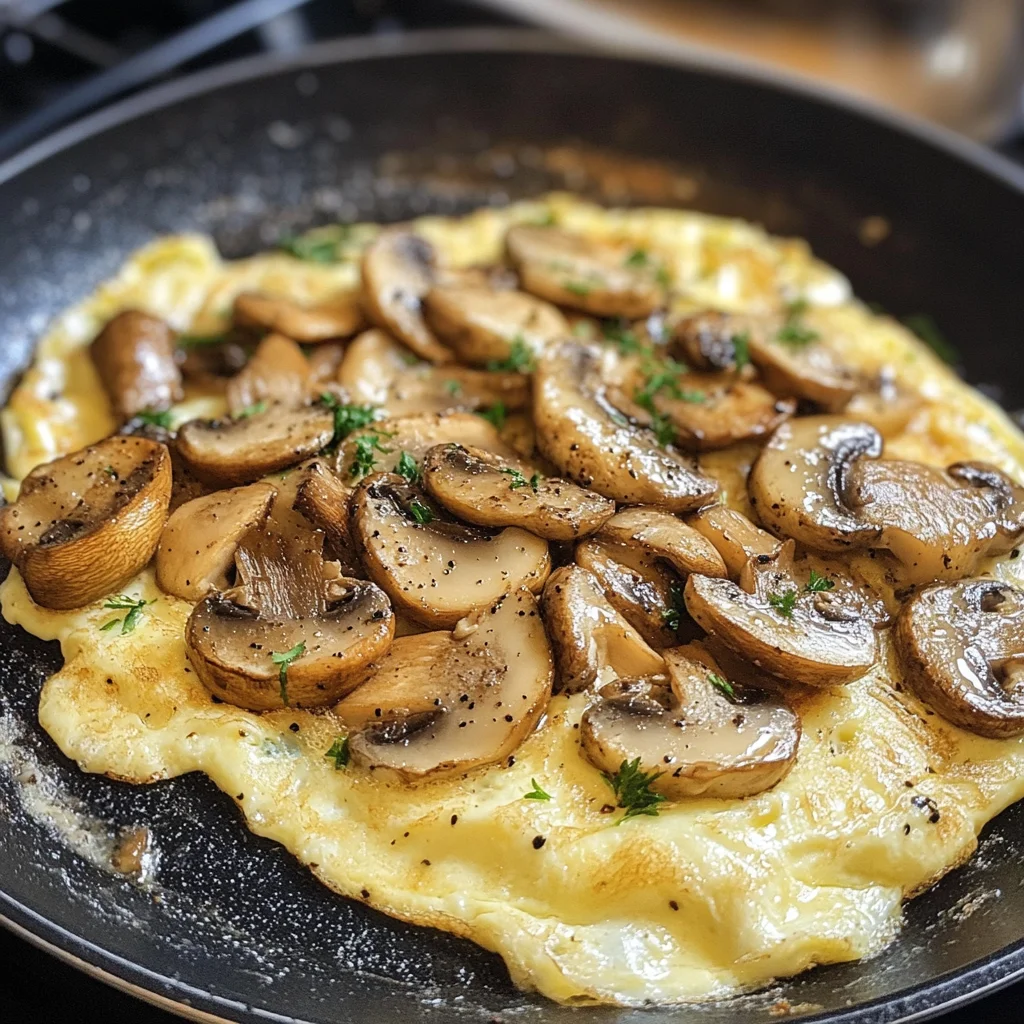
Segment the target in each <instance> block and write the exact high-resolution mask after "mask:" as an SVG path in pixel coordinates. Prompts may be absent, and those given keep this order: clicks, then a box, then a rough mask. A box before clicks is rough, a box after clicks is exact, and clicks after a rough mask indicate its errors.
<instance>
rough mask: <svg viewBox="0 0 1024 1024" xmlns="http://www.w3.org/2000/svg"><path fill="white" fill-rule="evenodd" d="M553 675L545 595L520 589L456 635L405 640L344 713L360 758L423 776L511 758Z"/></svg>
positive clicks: (409, 777) (406, 775)
mask: <svg viewBox="0 0 1024 1024" xmlns="http://www.w3.org/2000/svg"><path fill="white" fill-rule="evenodd" d="M553 675H554V672H553V667H552V663H551V650H550V648H549V647H548V641H547V637H546V636H545V634H544V623H543V622H542V621H541V617H540V614H539V613H538V611H537V603H536V600H535V599H534V597H533V595H532V594H531V593H530V592H529V591H527V590H515V591H512V592H511V593H509V594H505V595H502V596H501V597H499V598H498V599H497V600H496V601H495V602H494V603H493V604H490V605H488V606H487V607H485V608H481V609H480V610H478V611H476V612H473V613H472V614H471V615H469V616H468V617H467V618H465V619H464V620H463V621H462V622H460V623H459V625H458V627H457V629H456V631H455V633H424V634H421V635H419V636H408V637H403V638H401V639H400V640H396V641H395V643H394V645H393V646H392V648H391V650H390V651H389V652H388V655H387V657H385V659H384V661H383V662H382V663H381V666H380V668H379V670H378V671H377V673H376V674H375V675H374V676H373V677H372V678H371V679H369V680H368V681H367V682H366V683H364V684H363V685H362V686H360V687H359V689H358V690H356V691H355V692H354V693H353V694H352V695H351V696H350V697H348V698H346V699H345V700H344V701H342V702H341V703H340V704H339V705H338V707H337V709H336V711H337V713H338V714H339V715H340V716H341V718H342V720H343V721H345V723H346V724H347V725H348V726H349V729H350V730H351V731H350V733H349V749H350V750H351V753H352V760H353V762H354V763H355V764H357V765H364V766H366V767H368V768H371V769H380V768H384V769H390V770H391V771H394V772H395V773H397V775H398V776H399V777H400V778H402V779H403V780H404V781H406V782H415V781H417V780H419V779H422V778H425V777H426V776H430V777H432V778H436V777H439V776H443V775H452V774H461V773H464V772H467V771H469V770H470V769H471V768H475V767H477V766H479V765H485V764H494V763H496V762H502V761H505V760H506V759H507V758H508V757H509V756H510V755H511V754H512V753H514V751H515V750H516V749H517V748H518V747H519V745H520V744H521V743H522V742H523V740H524V739H525V738H526V737H527V736H528V735H529V734H530V732H531V731H532V730H533V728H534V727H535V726H536V725H537V723H538V722H539V721H540V717H541V715H542V714H543V713H544V710H545V708H546V707H547V705H548V701H549V700H550V697H551V683H552V678H553ZM453 820H454V819H453Z"/></svg>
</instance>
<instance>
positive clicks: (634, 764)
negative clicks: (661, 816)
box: [601, 757, 665, 825]
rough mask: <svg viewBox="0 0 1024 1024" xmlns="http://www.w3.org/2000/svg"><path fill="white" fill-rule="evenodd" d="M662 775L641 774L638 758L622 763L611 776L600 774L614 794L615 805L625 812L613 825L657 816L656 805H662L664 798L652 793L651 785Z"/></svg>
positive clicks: (653, 773) (652, 773) (654, 773)
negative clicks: (643, 816)
mask: <svg viewBox="0 0 1024 1024" xmlns="http://www.w3.org/2000/svg"><path fill="white" fill-rule="evenodd" d="M663 774H664V772H651V773H650V774H647V773H646V772H642V771H641V770H640V758H639V757H638V758H635V759H634V760H632V761H623V762H622V764H621V765H619V770H618V771H617V772H615V773H614V774H613V775H609V774H608V773H607V772H602V773H601V777H602V778H603V779H604V781H605V782H607V783H608V785H609V786H610V787H611V790H612V792H613V793H614V794H615V800H616V804H617V805H618V806H619V807H621V808H623V809H624V810H625V812H626V813H625V814H624V815H623V816H622V817H621V818H619V820H618V821H617V822H616V823H615V824H616V825H621V824H622V823H623V822H624V821H628V820H629V819H630V818H635V817H637V816H638V815H641V814H646V815H650V816H651V817H656V816H657V814H658V804H660V803H664V802H665V797H663V796H662V795H661V793H655V792H653V791H652V790H651V783H652V782H656V781H657V780H658V779H660V778H661V776H662V775H663Z"/></svg>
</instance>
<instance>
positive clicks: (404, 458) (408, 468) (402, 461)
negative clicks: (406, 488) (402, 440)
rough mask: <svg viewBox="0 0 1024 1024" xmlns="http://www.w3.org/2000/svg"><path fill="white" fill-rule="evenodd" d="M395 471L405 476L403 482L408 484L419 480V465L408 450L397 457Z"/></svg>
mask: <svg viewBox="0 0 1024 1024" xmlns="http://www.w3.org/2000/svg"><path fill="white" fill-rule="evenodd" d="M395 472H396V473H397V474H398V475H399V476H401V477H404V478H405V482H406V483H409V484H416V483H419V480H420V467H419V465H418V464H417V462H416V459H415V458H414V457H413V456H412V455H410V454H409V453H408V452H402V454H401V456H399V459H398V465H397V466H395Z"/></svg>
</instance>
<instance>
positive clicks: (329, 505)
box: [295, 461, 358, 575]
mask: <svg viewBox="0 0 1024 1024" xmlns="http://www.w3.org/2000/svg"><path fill="white" fill-rule="evenodd" d="M296 472H297V473H299V474H300V478H299V480H298V481H297V483H296V491H295V509H296V511H298V512H300V513H302V515H304V516H305V517H306V519H307V520H309V522H310V523H311V524H312V525H313V526H315V527H316V528H317V529H318V530H323V532H324V538H325V543H324V550H325V552H326V555H327V557H328V558H330V559H333V560H335V561H337V562H340V563H341V566H342V571H343V572H344V573H345V574H346V575H354V574H356V571H357V568H358V559H357V558H356V557H355V552H354V551H353V549H352V537H351V535H350V533H349V528H348V500H349V497H350V496H351V494H352V490H351V488H349V487H346V486H345V485H344V484H343V483H342V482H341V481H340V480H339V479H338V478H337V477H336V476H335V475H334V474H333V473H332V472H331V471H330V470H329V469H328V468H327V467H326V466H325V465H324V464H323V463H322V462H320V461H317V462H313V463H311V464H310V465H308V466H306V467H305V468H304V469H301V470H296Z"/></svg>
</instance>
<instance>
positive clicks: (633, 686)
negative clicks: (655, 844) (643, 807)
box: [580, 644, 800, 800]
mask: <svg viewBox="0 0 1024 1024" xmlns="http://www.w3.org/2000/svg"><path fill="white" fill-rule="evenodd" d="M665 667H666V669H667V670H668V678H669V682H670V685H671V690H670V689H669V688H668V687H666V686H663V685H658V684H657V683H652V682H651V681H649V680H644V679H634V680H622V681H620V682H619V683H612V684H611V685H609V686H606V687H604V688H603V689H602V691H601V697H602V699H601V700H600V701H599V702H598V703H596V704H592V705H591V706H590V707H589V708H588V709H587V710H586V711H585V712H584V714H583V718H582V720H581V721H580V742H581V745H582V749H583V752H584V754H585V755H586V757H587V759H588V760H589V761H590V762H591V764H593V765H594V766H595V767H596V768H599V769H601V770H602V771H604V772H606V773H609V774H614V773H615V772H618V771H619V769H620V768H621V766H622V764H623V763H624V762H630V763H631V762H633V761H635V760H636V759H637V758H639V759H640V765H639V768H640V770H641V771H643V772H644V773H646V774H650V773H658V774H657V777H656V778H654V779H653V780H652V782H651V788H652V789H653V790H654V791H655V792H658V793H661V794H662V795H664V796H665V797H667V798H669V799H671V800H679V799H683V798H686V797H696V796H704V797H719V798H732V799H736V798H740V797H746V796H753V795H754V794H755V793H761V792H764V790H766V789H771V787H772V786H774V785H775V784H776V783H778V782H779V781H780V780H781V779H782V778H784V777H785V776H786V774H787V773H788V772H789V770H790V769H791V768H792V767H793V764H794V763H795V762H796V754H797V747H798V745H799V742H800V719H799V718H798V717H797V716H796V715H795V714H793V712H792V711H791V710H790V709H789V708H788V707H786V705H785V704H783V703H782V702H781V701H780V700H779V699H778V698H776V697H773V696H770V695H768V694H766V693H763V692H759V691H748V690H744V689H742V688H740V687H737V686H736V685H735V684H733V683H731V682H730V681H729V680H728V679H727V678H726V677H725V676H723V675H722V670H721V669H720V668H719V666H718V665H717V663H716V662H715V661H714V660H713V659H712V658H711V657H710V655H709V654H708V653H707V651H706V650H705V649H704V648H703V647H701V646H700V645H699V644H689V645H687V646H686V647H677V648H674V649H673V650H670V651H666V652H665Z"/></svg>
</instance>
